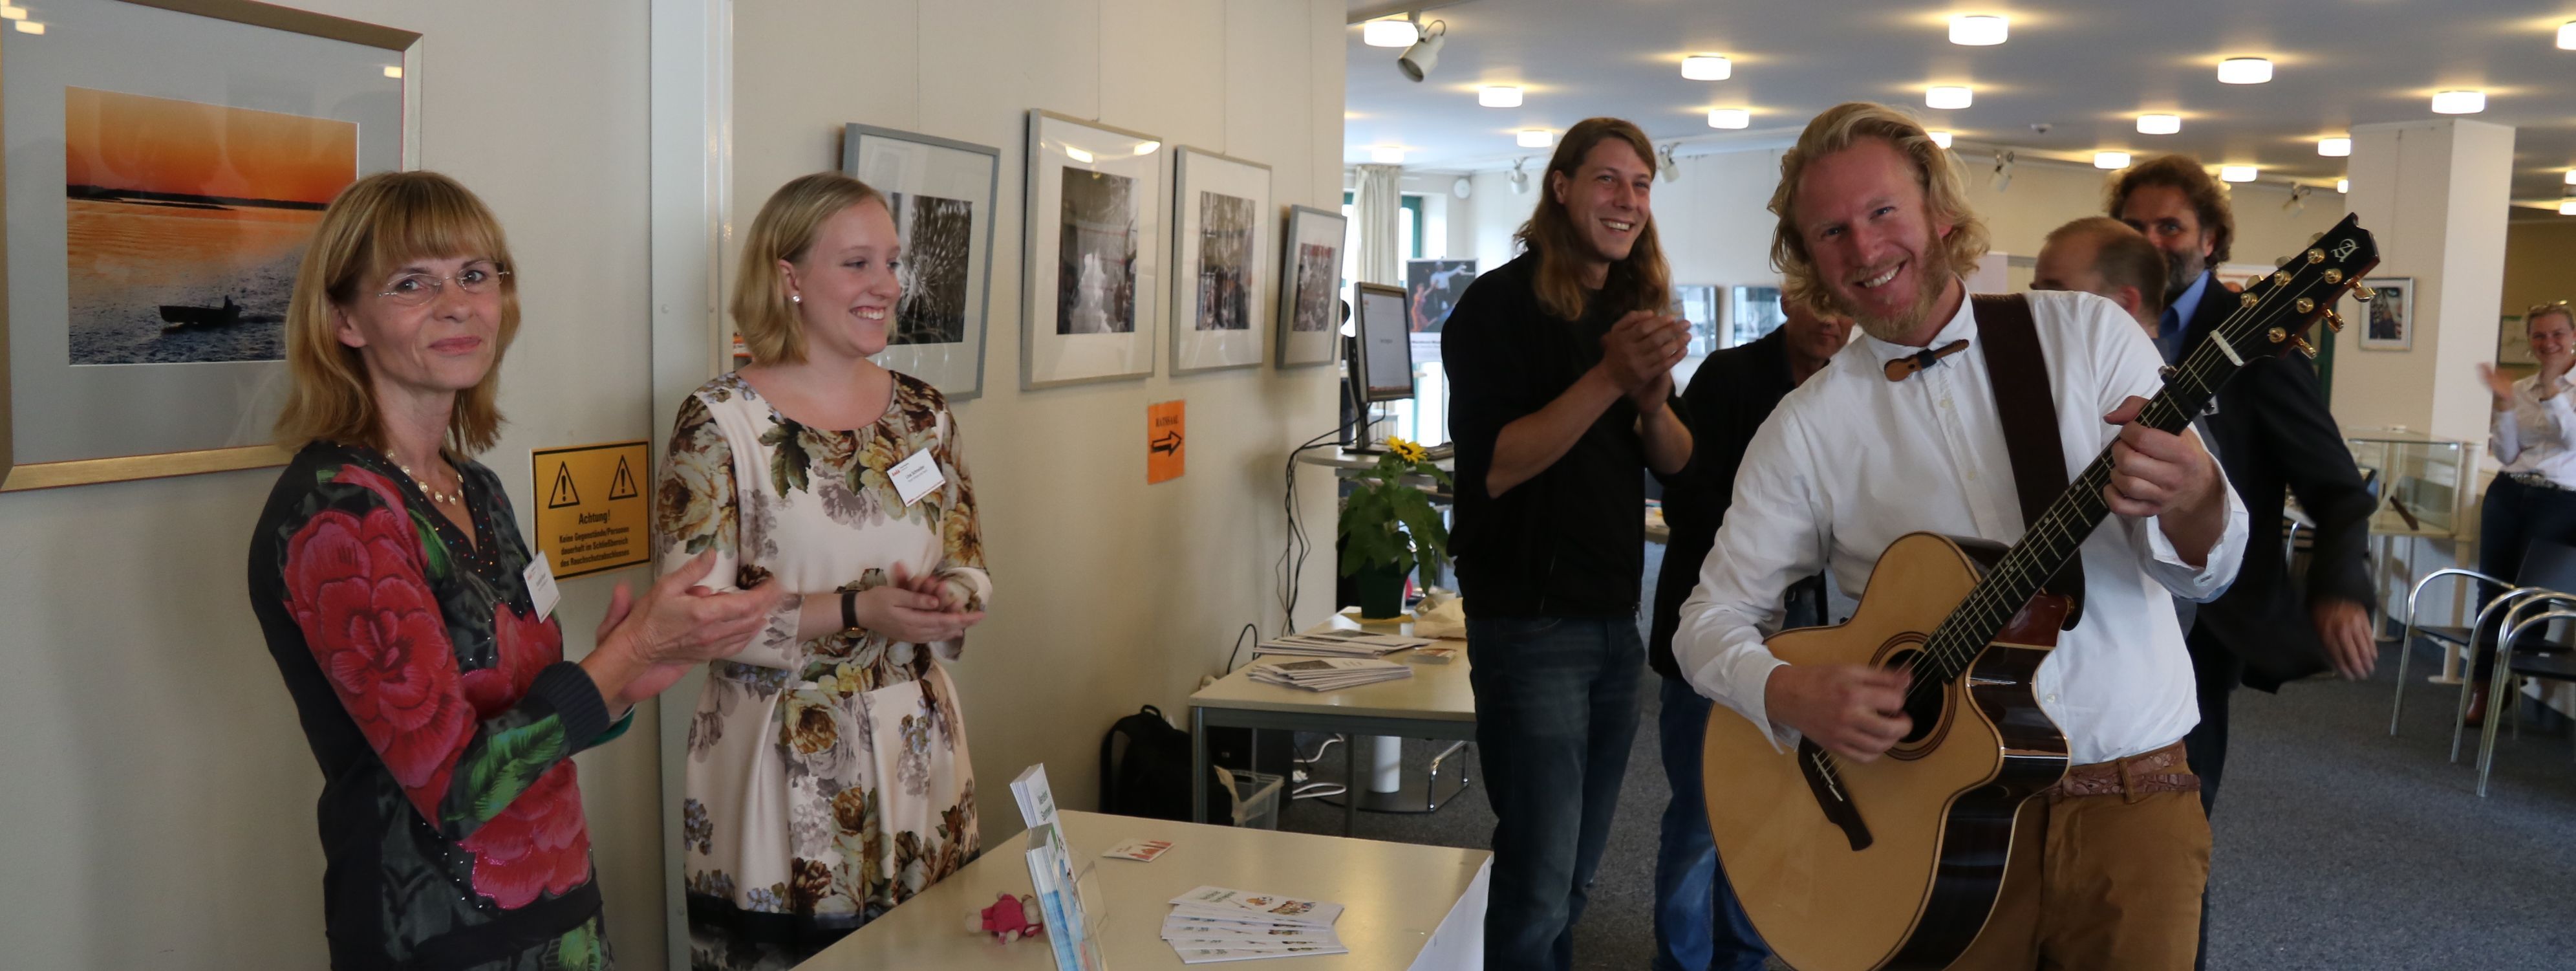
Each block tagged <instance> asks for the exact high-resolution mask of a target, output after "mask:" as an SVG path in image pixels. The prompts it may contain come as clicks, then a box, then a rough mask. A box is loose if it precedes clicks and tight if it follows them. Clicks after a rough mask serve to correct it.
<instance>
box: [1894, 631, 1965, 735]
mask: <svg viewBox="0 0 2576 971" xmlns="http://www.w3.org/2000/svg"><path fill="white" fill-rule="evenodd" d="M1922 653H1923V652H1921V651H1918V650H1912V649H1907V650H1903V651H1898V652H1896V653H1895V654H1894V655H1891V656H1889V657H1888V659H1887V666H1888V667H1890V668H1902V667H1906V666H1908V665H1911V664H1913V663H1914V660H1915V658H1917V657H1920V656H1921V655H1922ZM1918 687H1919V685H1918ZM1949 694H1950V693H1949V692H1947V691H1940V690H1935V689H1931V688H1923V689H1922V690H1919V691H1917V690H1908V691H1907V692H1906V696H1905V715H1906V717H1908V718H1912V719H1914V727H1913V728H1912V729H1910V730H1908V731H1907V732H1906V733H1905V737H1904V738H1902V739H1899V740H1897V742H1896V747H1897V748H1906V747H1909V746H1912V745H1916V744H1919V743H1921V742H1922V741H1923V739H1924V738H1925V737H1926V736H1929V735H1931V734H1932V730H1933V729H1935V728H1938V727H1940V725H1941V709H1942V705H1943V703H1944V700H1945V699H1946V698H1948V697H1949Z"/></svg>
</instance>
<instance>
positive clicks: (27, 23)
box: [15, 20, 45, 35]
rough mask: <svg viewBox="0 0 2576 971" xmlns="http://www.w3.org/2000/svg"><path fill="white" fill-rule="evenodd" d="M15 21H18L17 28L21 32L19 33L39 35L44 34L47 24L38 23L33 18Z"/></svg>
mask: <svg viewBox="0 0 2576 971" xmlns="http://www.w3.org/2000/svg"><path fill="white" fill-rule="evenodd" d="M15 23H16V26H17V28H18V32H19V33H21V34H39V35H41V34H43V33H44V32H45V25H43V24H40V23H37V22H35V21H33V20H20V21H16V22H15Z"/></svg>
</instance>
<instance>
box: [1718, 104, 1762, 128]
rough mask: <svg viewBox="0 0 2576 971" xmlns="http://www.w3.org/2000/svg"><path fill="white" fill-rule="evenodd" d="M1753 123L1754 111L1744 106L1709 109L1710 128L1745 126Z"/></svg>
mask: <svg viewBox="0 0 2576 971" xmlns="http://www.w3.org/2000/svg"><path fill="white" fill-rule="evenodd" d="M1751 124H1753V112H1750V111H1747V110H1745V109H1742V108H1711V109H1709V111H1708V127H1710V128H1743V127H1747V126H1749V125H1751Z"/></svg>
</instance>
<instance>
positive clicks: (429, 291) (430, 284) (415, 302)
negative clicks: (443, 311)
mask: <svg viewBox="0 0 2576 971" xmlns="http://www.w3.org/2000/svg"><path fill="white" fill-rule="evenodd" d="M509 275H510V271H508V270H504V269H502V268H501V267H500V265H499V264H496V263H491V262H481V263H470V264H467V265H466V267H465V268H464V269H462V270H458V271H456V275H455V276H452V277H449V276H437V275H434V274H429V273H405V274H403V275H401V276H398V277H395V278H394V280H393V282H392V283H391V284H388V285H387V286H386V289H384V290H382V291H379V292H378V293H377V294H376V296H379V297H383V298H385V299H387V300H391V301H393V302H395V303H398V304H401V305H403V306H406V307H417V306H420V305H422V304H425V303H428V302H430V301H431V300H434V299H437V298H438V294H439V292H440V291H443V290H445V289H447V284H448V283H449V282H450V281H453V282H454V283H455V284H456V289H458V290H462V291H464V292H466V293H475V294H480V293H490V292H492V291H493V290H494V289H496V288H498V287H499V286H500V281H501V278H502V277H505V276H509Z"/></svg>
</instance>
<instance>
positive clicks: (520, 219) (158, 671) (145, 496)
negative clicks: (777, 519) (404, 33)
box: [0, 0, 663, 969]
mask: <svg viewBox="0 0 2576 971" xmlns="http://www.w3.org/2000/svg"><path fill="white" fill-rule="evenodd" d="M298 5H299V6H303V7H306V8H308V9H313V10H317V11H320V12H323V13H328V14H333V15H337V16H342V17H348V18H352V19H356V20H364V21H369V22H374V23H381V24H387V25H391V26H396V27H401V28H405V29H409V30H416V31H421V32H423V33H425V34H427V35H428V37H427V39H426V40H425V42H424V44H423V47H422V66H421V68H420V70H419V72H418V77H417V80H418V81H419V83H420V84H421V90H422V91H423V97H422V101H421V113H420V118H421V161H422V164H423V165H424V166H425V167H427V168H432V169H437V170H440V171H444V172H447V173H449V174H451V175H454V176H456V177H458V178H459V179H461V180H463V181H464V182H465V184H466V185H468V186H470V187H472V188H473V189H474V190H475V191H476V192H478V193H480V194H481V195H482V196H483V199H484V200H485V201H486V202H487V203H489V204H490V205H491V206H492V208H493V209H494V210H495V211H496V212H497V213H498V214H499V216H500V218H501V221H502V223H503V225H504V226H505V228H506V229H507V230H508V232H509V234H510V242H511V247H512V249H513V250H514V255H515V256H516V257H517V259H518V261H519V266H518V268H517V273H518V283H519V293H520V303H521V307H522V309H523V312H524V319H525V324H524V326H523V328H522V329H521V330H520V332H519V338H518V342H517V344H516V346H514V347H512V348H511V350H510V353H509V357H508V359H507V361H506V362H505V363H504V364H503V366H502V368H503V370H502V375H503V377H502V382H503V384H502V387H503V389H504V390H503V394H502V398H501V406H502V408H503V409H504V411H505V412H507V414H508V415H509V416H510V419H511V423H510V425H509V426H508V428H507V429H506V431H505V432H504V434H503V437H502V441H501V443H500V445H499V446H498V447H495V448H494V449H492V450H491V451H490V452H487V453H485V454H484V455H483V456H482V460H483V462H484V463H485V464H487V465H490V466H491V467H492V468H493V470H494V471H496V472H498V473H499V474H500V476H501V478H502V480H503V481H505V482H507V483H508V484H509V486H510V491H511V499H512V501H513V502H514V503H515V504H516V505H517V507H518V509H519V510H520V514H521V516H522V517H525V516H527V515H528V511H529V510H530V509H531V508H533V504H534V503H535V502H536V501H537V499H538V497H537V496H536V495H534V494H533V491H532V486H531V484H530V482H529V470H528V452H529V450H530V449H532V448H547V447H553V446H559V445H572V444H583V443H590V442H599V441H609V440H615V439H626V438H642V437H645V436H646V435H648V434H649V433H650V431H649V430H650V428H651V427H652V424H653V420H652V416H651V415H650V413H649V412H650V406H649V401H648V398H647V387H646V383H645V380H644V373H645V367H646V363H647V362H646V353H647V345H646V342H645V334H646V331H645V325H646V321H647V314H646V310H647V307H646V300H645V296H646V291H645V274H646V270H647V266H646V257H645V230H646V210H645V134H646V129H645V95H644V91H645V85H646V81H647V72H646V61H645V40H646V32H645V11H644V7H643V6H642V5H640V4H635V5H623V4H581V5H572V4H524V3H508V2H496V0H457V2H451V3H442V4H438V5H436V6H435V7H434V8H432V7H424V6H421V5H417V4H411V3H401V2H395V0H298ZM275 478H276V472H275V470H252V471H244V472H229V473H220V474H215V475H200V476H191V477H187V478H178V479H163V480H155V481H143V482H125V483H116V484H109V485H96V486H82V487H76V488H68V489H56V490H51V491H45V492H33V493H9V494H6V495H0V549H7V550H9V551H11V559H12V561H13V566H12V568H11V569H9V570H7V571H6V572H0V616H6V617H7V618H8V623H7V624H6V625H5V627H0V656H5V657H7V658H9V660H10V670H9V674H8V676H7V677H5V678H0V737H5V738H8V739H10V740H11V742H10V744H8V745H6V746H0V779H6V780H7V783H6V784H5V785H0V819H7V820H8V821H9V823H8V825H7V826H6V827H0V858H5V859H6V860H7V861H8V864H7V873H8V874H9V879H7V880H0V941H5V942H6V944H5V951H6V955H7V956H6V957H5V958H0V964H6V965H7V966H9V967H12V968H102V969H123V968H208V969H237V968H288V969H292V968H318V967H321V966H323V964H324V950H323V941H322V902H321V883H322V852H321V847H320V840H319V838H318V836H317V833H316V830H315V826H314V818H313V806H314V799H315V798H316V797H317V796H318V795H319V793H320V791H321V775H320V773H319V772H318V771H317V770H316V769H315V768H314V766H313V758H312V755H311V754H310V751H309V750H308V749H307V748H306V747H305V743H304V735H303V732H302V730H301V729H299V728H298V727H297V725H296V721H295V715H294V709H293V706H292V704H290V703H289V701H288V699H287V695H286V690H285V688H284V687H283V686H282V685H281V684H280V683H279V680H278V676H277V668H276V665H275V664H274V663H272V662H271V661H270V660H269V657H268V653H267V650H266V648H265V647H264V645H263V642H262V641H261V639H260V635H259V628H258V625H257V624H256V623H255V622H254V621H253V620H252V618H251V613H250V609H249V607H248V606H247V605H245V604H244V602H243V563H244V561H243V556H244V551H245V550H246V549H247V548H248V545H249V540H250V527H251V522H252V520H253V519H254V518H256V517H257V516H258V514H259V507H260V504H261V502H262V501H263V500H264V499H265V498H266V497H267V494H268V489H269V485H270V483H271V482H273V481H274V480H275ZM523 521H524V518H523ZM613 582H614V581H613V580H612V579H608V578H601V577H589V578H582V579H576V580H569V581H566V582H565V583H564V584H563V592H564V602H563V605H562V607H561V608H560V610H561V612H562V616H563V617H564V631H565V640H566V644H565V648H566V650H567V652H568V653H571V654H574V655H579V654H581V653H583V652H586V651H587V650H588V649H589V644H590V630H591V627H592V625H593V624H594V623H595V622H596V621H597V619H598V617H599V615H600V612H601V610H602V609H603V607H604V605H605V601H606V594H607V589H608V587H609V586H610V584H611V583H613ZM639 721H640V722H641V724H639V725H638V726H637V727H636V729H635V730H634V731H635V734H634V735H633V736H631V737H630V738H629V739H628V740H627V742H626V743H624V744H618V745H612V746H609V747H607V748H605V749H602V750H599V751H594V752H588V753H584V754H583V755H581V756H579V757H578V758H577V761H578V762H579V764H580V767H581V788H582V795H583V804H584V806H585V808H586V809H587V810H588V812H589V816H590V824H591V828H590V835H591V840H592V848H593V856H594V859H595V860H596V861H597V865H598V874H599V881H600V884H601V887H602V889H603V891H604V892H605V893H606V896H607V901H608V926H609V933H610V937H611V941H612V943H613V944H614V946H615V947H616V948H617V950H618V954H619V956H620V957H621V958H623V959H625V960H626V961H628V962H630V963H631V964H632V965H633V966H637V967H653V966H658V965H659V964H660V963H661V960H662V953H663V948H662V943H661V921H660V919H659V917H658V914H657V912H658V910H659V907H660V902H661V898H660V891H659V884H660V871H661V855H660V851H659V848H658V846H657V845H656V844H657V843H658V842H659V836H658V834H659V831H660V815H659V807H658V806H657V805H656V803H657V800H658V797H657V796H656V795H655V792H656V788H655V787H656V779H657V778H658V772H657V769H656V766H655V763H656V755H655V753H654V752H653V750H652V749H651V747H650V746H649V744H644V745H639V744H635V740H636V739H638V738H641V739H650V738H652V737H653V735H654V731H655V726H654V724H653V722H652V719H651V715H650V712H649V711H648V712H646V713H644V714H643V715H641V716H639Z"/></svg>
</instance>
